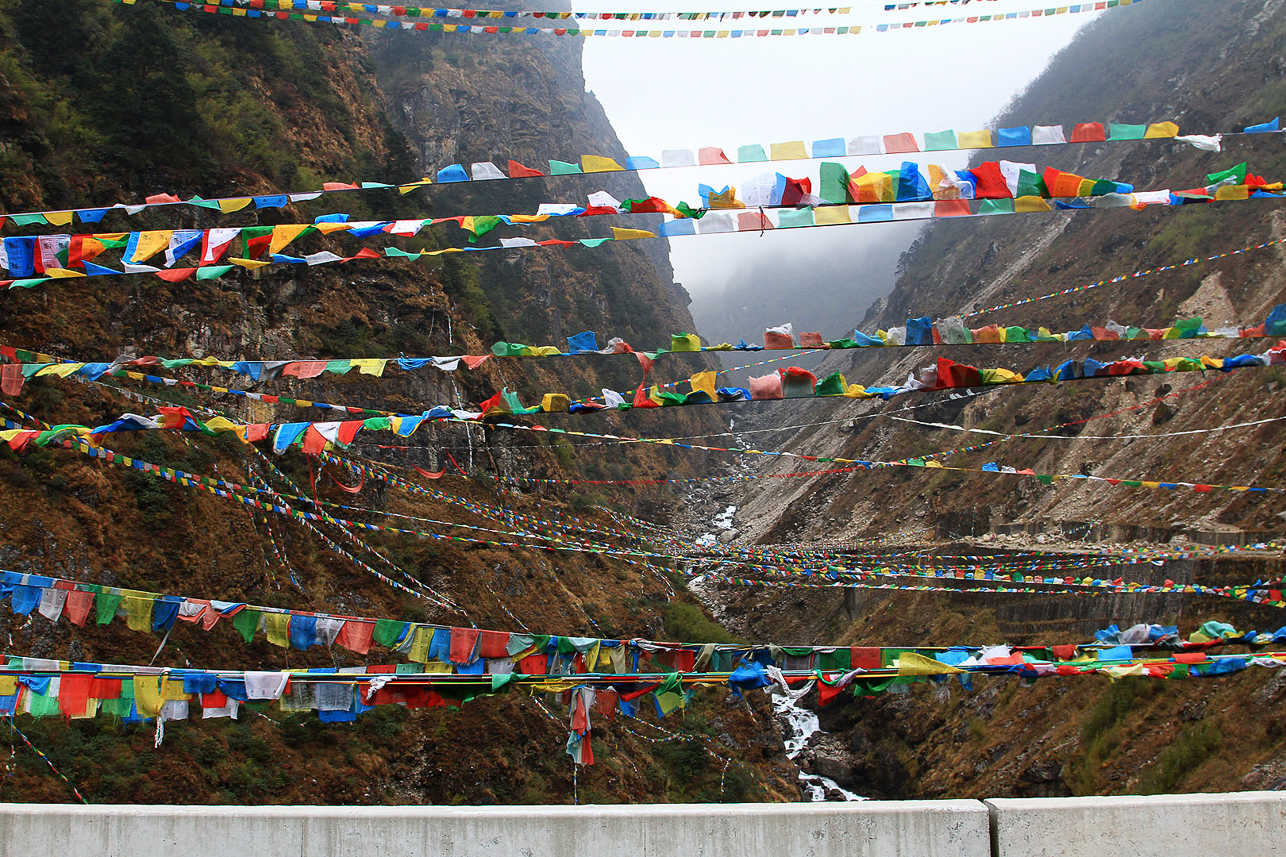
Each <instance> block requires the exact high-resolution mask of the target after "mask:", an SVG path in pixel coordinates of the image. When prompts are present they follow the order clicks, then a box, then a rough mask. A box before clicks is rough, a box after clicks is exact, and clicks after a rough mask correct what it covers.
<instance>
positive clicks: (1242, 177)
mask: <svg viewBox="0 0 1286 857" xmlns="http://www.w3.org/2000/svg"><path fill="white" fill-rule="evenodd" d="M1225 179H1236V181H1237V184H1245V183H1246V165H1245V164H1238V165H1237V166H1235V167H1233V168H1232V169H1228V170H1222V171H1220V172H1217V173H1210V174H1209V175H1208V176H1206V181H1208V182H1209V183H1210V184H1218V183H1219V182H1221V181H1224V180H1225Z"/></svg>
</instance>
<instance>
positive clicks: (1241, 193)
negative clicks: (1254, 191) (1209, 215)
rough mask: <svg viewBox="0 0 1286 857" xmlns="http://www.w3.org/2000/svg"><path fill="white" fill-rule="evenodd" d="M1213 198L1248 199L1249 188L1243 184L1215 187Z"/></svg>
mask: <svg viewBox="0 0 1286 857" xmlns="http://www.w3.org/2000/svg"><path fill="white" fill-rule="evenodd" d="M1215 199H1218V200H1225V199H1250V188H1248V187H1246V186H1245V185H1244V184H1233V185H1224V186H1223V187H1221V188H1215Z"/></svg>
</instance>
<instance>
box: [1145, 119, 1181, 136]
mask: <svg viewBox="0 0 1286 857" xmlns="http://www.w3.org/2000/svg"><path fill="white" fill-rule="evenodd" d="M1177 136H1179V126H1178V125H1176V124H1174V123H1173V122H1153V123H1152V124H1151V125H1149V126H1148V130H1147V132H1146V133H1144V135H1143V139H1145V140H1157V139H1162V138H1165V137H1177Z"/></svg>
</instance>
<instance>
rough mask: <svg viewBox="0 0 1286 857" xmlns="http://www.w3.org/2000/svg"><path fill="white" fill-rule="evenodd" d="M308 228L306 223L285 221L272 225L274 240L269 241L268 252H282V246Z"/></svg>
mask: <svg viewBox="0 0 1286 857" xmlns="http://www.w3.org/2000/svg"><path fill="white" fill-rule="evenodd" d="M307 228H308V224H306V223H283V224H281V225H280V226H274V227H272V240H271V241H269V242H268V252H269V253H270V254H271V253H280V252H281V248H283V247H285V246H286V245H287V244H289V243H290V242H291V241H294V240H295V239H296V238H298V237H299V236H300V234H301V233H302V232H303V231H304V230H305V229H307Z"/></svg>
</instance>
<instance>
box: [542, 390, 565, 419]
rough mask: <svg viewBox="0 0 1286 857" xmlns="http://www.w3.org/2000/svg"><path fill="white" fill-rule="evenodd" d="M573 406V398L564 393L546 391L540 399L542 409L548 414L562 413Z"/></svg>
mask: <svg viewBox="0 0 1286 857" xmlns="http://www.w3.org/2000/svg"><path fill="white" fill-rule="evenodd" d="M571 406H572V400H571V398H570V397H568V396H567V395H565V394H563V393H546V394H545V397H544V398H543V399H541V400H540V409H541V410H542V411H544V412H545V413H547V414H561V413H563V412H565V411H566V410H567V409H568V408H570V407H571Z"/></svg>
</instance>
